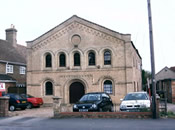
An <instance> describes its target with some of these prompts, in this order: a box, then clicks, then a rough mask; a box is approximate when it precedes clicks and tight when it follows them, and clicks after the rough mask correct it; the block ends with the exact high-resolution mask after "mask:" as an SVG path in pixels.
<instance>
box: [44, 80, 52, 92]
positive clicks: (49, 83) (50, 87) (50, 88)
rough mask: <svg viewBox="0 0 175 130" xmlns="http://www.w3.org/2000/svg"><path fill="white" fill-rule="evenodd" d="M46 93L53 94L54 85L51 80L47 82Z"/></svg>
mask: <svg viewBox="0 0 175 130" xmlns="http://www.w3.org/2000/svg"><path fill="white" fill-rule="evenodd" d="M45 87H46V95H53V85H52V83H51V82H50V81H48V82H46V84H45Z"/></svg>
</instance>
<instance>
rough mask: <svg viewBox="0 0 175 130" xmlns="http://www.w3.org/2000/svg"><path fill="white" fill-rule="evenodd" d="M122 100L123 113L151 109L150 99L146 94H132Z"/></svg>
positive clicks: (121, 108)
mask: <svg viewBox="0 0 175 130" xmlns="http://www.w3.org/2000/svg"><path fill="white" fill-rule="evenodd" d="M121 100H122V102H121V104H120V110H121V111H141V110H144V109H150V104H151V103H150V98H149V95H148V94H147V93H146V92H131V93H128V94H127V95H126V96H125V98H124V99H121Z"/></svg>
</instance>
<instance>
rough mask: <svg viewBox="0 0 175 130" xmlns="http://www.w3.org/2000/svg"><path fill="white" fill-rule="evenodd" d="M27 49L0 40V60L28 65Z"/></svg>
mask: <svg viewBox="0 0 175 130" xmlns="http://www.w3.org/2000/svg"><path fill="white" fill-rule="evenodd" d="M26 51H27V49H26V47H25V46H22V45H19V44H17V45H16V47H13V46H12V45H11V43H9V42H7V41H6V40H0V60H2V61H9V62H17V63H22V64H26Z"/></svg>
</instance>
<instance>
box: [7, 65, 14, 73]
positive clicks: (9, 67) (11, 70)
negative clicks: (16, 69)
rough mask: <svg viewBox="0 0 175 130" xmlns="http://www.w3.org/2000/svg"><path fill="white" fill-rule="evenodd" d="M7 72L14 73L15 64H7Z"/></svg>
mask: <svg viewBox="0 0 175 130" xmlns="http://www.w3.org/2000/svg"><path fill="white" fill-rule="evenodd" d="M6 73H13V65H6Z"/></svg>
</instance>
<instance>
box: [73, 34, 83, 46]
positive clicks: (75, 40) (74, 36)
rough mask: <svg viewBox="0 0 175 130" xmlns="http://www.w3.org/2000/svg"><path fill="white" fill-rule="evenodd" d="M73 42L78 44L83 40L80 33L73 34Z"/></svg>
mask: <svg viewBox="0 0 175 130" xmlns="http://www.w3.org/2000/svg"><path fill="white" fill-rule="evenodd" d="M71 41H72V44H74V45H75V46H78V45H79V44H80V42H81V37H80V36H79V35H78V34H75V35H73V36H72V39H71Z"/></svg>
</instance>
